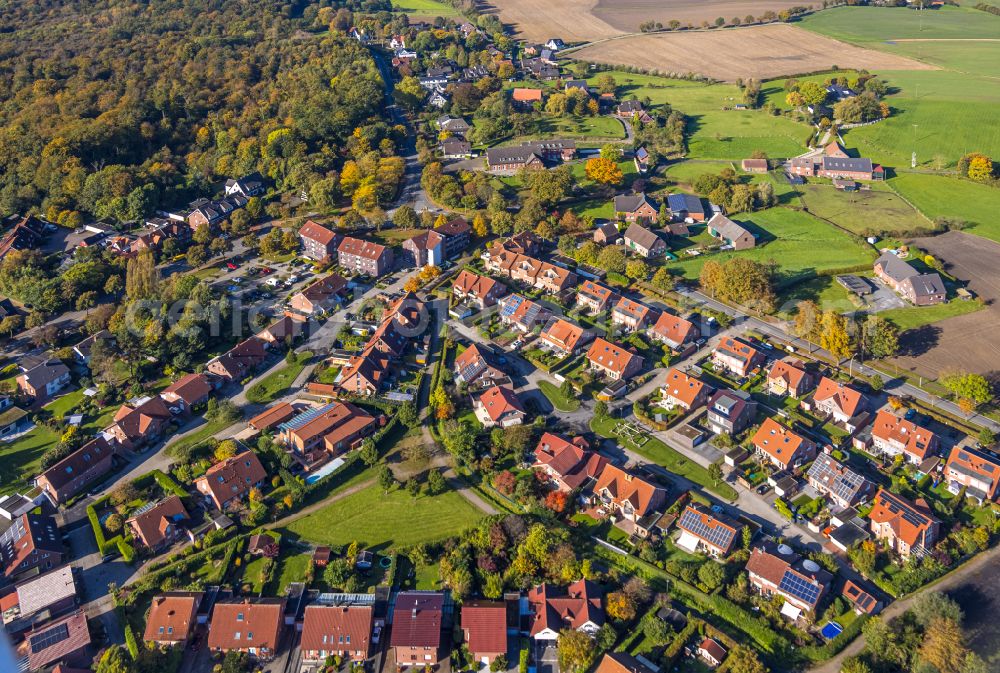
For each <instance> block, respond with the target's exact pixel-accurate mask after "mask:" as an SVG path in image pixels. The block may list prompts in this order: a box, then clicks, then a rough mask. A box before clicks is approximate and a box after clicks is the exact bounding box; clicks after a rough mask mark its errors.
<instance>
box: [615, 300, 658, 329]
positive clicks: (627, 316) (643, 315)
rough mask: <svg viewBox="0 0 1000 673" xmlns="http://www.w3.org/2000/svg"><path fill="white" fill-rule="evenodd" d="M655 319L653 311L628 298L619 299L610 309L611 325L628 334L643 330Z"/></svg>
mask: <svg viewBox="0 0 1000 673" xmlns="http://www.w3.org/2000/svg"><path fill="white" fill-rule="evenodd" d="M655 317H656V312H655V311H654V310H653V309H651V308H649V307H648V306H646V305H645V304H643V303H641V302H638V301H635V300H633V299H629V298H628V297H619V299H618V302H617V303H616V304H615V306H614V308H613V309H611V324H612V325H614V326H615V327H621V328H623V329H624V330H625V331H628V332H634V331H636V330H641V329H643V328H644V327H646V326H647V325H648V324H649V323H650V322H651V321H652V320H653V318H655Z"/></svg>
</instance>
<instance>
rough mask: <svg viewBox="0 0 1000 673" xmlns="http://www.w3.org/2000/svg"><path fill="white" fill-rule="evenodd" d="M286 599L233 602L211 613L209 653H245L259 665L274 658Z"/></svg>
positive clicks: (279, 641) (280, 632)
mask: <svg viewBox="0 0 1000 673" xmlns="http://www.w3.org/2000/svg"><path fill="white" fill-rule="evenodd" d="M285 604H286V600H285V599H284V598H231V599H227V600H224V601H219V602H217V603H216V604H215V607H214V608H213V610H212V620H211V624H210V626H209V629H208V649H209V650H210V651H212V652H245V653H247V654H249V655H251V656H253V657H255V658H256V659H258V660H260V661H268V660H270V659H273V658H274V655H275V654H276V653H277V651H278V648H279V647H280V645H281V635H282V627H283V626H284V624H285Z"/></svg>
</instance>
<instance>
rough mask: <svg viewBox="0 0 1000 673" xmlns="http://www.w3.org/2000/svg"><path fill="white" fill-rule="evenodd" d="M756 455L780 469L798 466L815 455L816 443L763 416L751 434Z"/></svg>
mask: <svg viewBox="0 0 1000 673" xmlns="http://www.w3.org/2000/svg"><path fill="white" fill-rule="evenodd" d="M752 441H753V446H754V449H755V450H756V452H757V455H759V456H761V457H762V458H766V459H767V460H769V461H770V462H771V464H772V465H775V466H776V467H778V468H779V469H781V470H788V469H791V468H794V467H798V466H800V465H802V464H803V463H805V462H806V461H808V460H811V459H812V458H813V457H814V456H815V455H816V444H815V442H813V441H812V440H810V439H807V438H806V437H803V436H802V435H800V434H798V433H797V432H794V431H792V430H790V429H789V428H787V427H785V426H784V425H782V424H781V423H779V422H777V421H776V420H774V419H773V418H770V417H769V418H765V419H764V422H763V423H761V425H760V428H758V429H757V432H756V433H754V436H753V440H752Z"/></svg>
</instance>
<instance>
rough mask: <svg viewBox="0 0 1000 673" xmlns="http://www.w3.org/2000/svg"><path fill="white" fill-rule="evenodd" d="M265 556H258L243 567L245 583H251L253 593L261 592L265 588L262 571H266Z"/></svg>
mask: <svg viewBox="0 0 1000 673" xmlns="http://www.w3.org/2000/svg"><path fill="white" fill-rule="evenodd" d="M264 561H265V559H264V557H263V556H258V557H257V558H255V559H254V560H252V561H250V562H249V563H247V564H246V567H245V568H244V569H243V583H244V584H249V585H250V587H251V591H253V593H260V592H261V591H263V590H264V578H263V577H261V573H262V572H263V571H264Z"/></svg>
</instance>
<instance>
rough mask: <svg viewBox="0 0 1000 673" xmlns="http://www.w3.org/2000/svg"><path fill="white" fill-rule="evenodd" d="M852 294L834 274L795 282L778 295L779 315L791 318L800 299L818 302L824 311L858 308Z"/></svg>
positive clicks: (787, 318) (839, 311)
mask: <svg viewBox="0 0 1000 673" xmlns="http://www.w3.org/2000/svg"><path fill="white" fill-rule="evenodd" d="M851 296H852V295H851V294H850V293H849V292H848V291H847V290H845V289H844V286H843V285H841V284H840V283H838V282H837V281H836V280H835V279H834V278H833V276H820V277H818V278H813V279H812V280H807V281H806V282H804V283H793V284H792V285H790V286H788V287H787V288H785V290H784V291H782V292H780V293H779V295H778V311H777V314H778V317H780V318H782V319H784V320H791V319H792V318H793V317H795V310H796V306H797V305H798V303H799V302H800V301H806V300H811V301H814V302H816V303H817V304H818V305H819V307H820V308H821V309H823V310H824V311H830V310H833V311H837V312H838V313H843V312H845V311H853V310H855V309H856V308H857V306H856V305H855V304H854V302H852V301H851Z"/></svg>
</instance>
